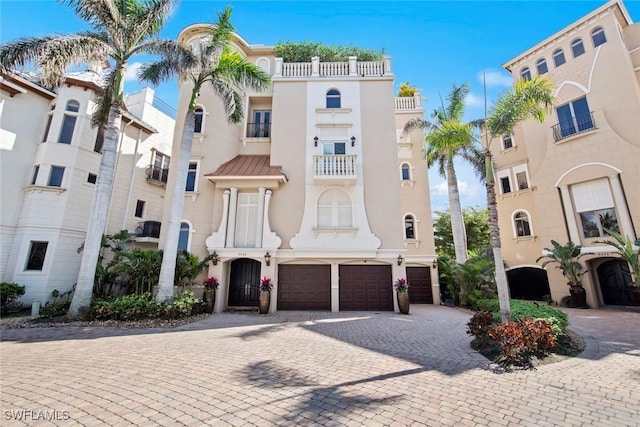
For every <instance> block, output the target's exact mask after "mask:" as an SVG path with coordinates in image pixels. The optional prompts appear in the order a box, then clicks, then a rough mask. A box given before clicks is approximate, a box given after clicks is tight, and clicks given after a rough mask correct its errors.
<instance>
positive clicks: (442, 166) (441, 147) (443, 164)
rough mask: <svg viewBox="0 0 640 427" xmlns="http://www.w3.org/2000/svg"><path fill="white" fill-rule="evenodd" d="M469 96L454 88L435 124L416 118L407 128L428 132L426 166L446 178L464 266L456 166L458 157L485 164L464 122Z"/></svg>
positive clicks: (455, 243)
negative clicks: (465, 100) (465, 101)
mask: <svg viewBox="0 0 640 427" xmlns="http://www.w3.org/2000/svg"><path fill="white" fill-rule="evenodd" d="M468 94H469V86H468V84H467V83H464V84H463V85H461V86H456V85H455V84H454V85H453V87H452V89H451V92H450V93H449V95H448V96H447V101H448V105H447V106H446V107H445V106H444V104H443V105H442V107H440V109H438V110H436V111H434V113H433V117H434V118H435V121H433V122H430V121H428V120H423V119H413V120H410V121H408V122H407V124H406V125H405V126H404V131H405V132H408V131H409V130H412V129H427V134H426V137H425V143H426V157H427V165H428V166H429V167H431V166H433V165H434V164H435V163H437V164H438V171H439V173H440V175H441V176H442V177H446V179H447V186H448V192H449V210H450V212H451V229H452V232H453V246H454V249H455V254H456V262H457V263H458V264H464V262H465V261H466V260H467V240H466V236H465V231H464V221H463V218H462V207H461V205H460V191H459V189H458V179H457V177H456V171H455V168H454V165H453V161H454V159H455V158H456V157H458V156H459V157H462V158H464V159H466V160H468V161H470V162H471V164H472V165H473V166H474V167H475V168H476V169H478V168H479V163H478V162H479V161H480V162H481V161H482V156H481V153H480V150H479V149H478V148H477V146H476V144H475V141H476V137H475V133H474V128H473V125H472V124H471V123H463V122H462V116H463V114H464V99H465V97H466V96H467V95H468Z"/></svg>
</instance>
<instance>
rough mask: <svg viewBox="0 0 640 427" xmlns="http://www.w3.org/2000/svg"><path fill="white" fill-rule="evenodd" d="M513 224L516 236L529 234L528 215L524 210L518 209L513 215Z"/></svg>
mask: <svg viewBox="0 0 640 427" xmlns="http://www.w3.org/2000/svg"><path fill="white" fill-rule="evenodd" d="M513 225H514V226H515V230H516V236H517V237H527V236H531V226H530V222H529V215H528V214H527V213H526V212H525V211H518V212H516V213H515V214H514V215H513Z"/></svg>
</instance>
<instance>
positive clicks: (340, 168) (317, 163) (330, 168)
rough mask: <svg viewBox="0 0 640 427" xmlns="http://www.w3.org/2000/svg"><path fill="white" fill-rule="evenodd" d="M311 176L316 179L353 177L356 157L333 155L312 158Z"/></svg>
mask: <svg viewBox="0 0 640 427" xmlns="http://www.w3.org/2000/svg"><path fill="white" fill-rule="evenodd" d="M313 163H314V164H313V166H314V167H313V175H314V176H315V177H316V178H318V177H355V175H356V156H355V155H345V154H335V155H327V156H313Z"/></svg>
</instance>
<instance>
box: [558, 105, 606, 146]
mask: <svg viewBox="0 0 640 427" xmlns="http://www.w3.org/2000/svg"><path fill="white" fill-rule="evenodd" d="M595 128H596V122H595V120H593V112H590V113H587V114H581V115H579V116H575V117H572V118H571V120H565V121H562V122H559V123H558V124H557V125H554V126H552V127H551V129H552V130H553V139H554V140H555V142H558V141H560V140H563V139H565V138H568V137H570V136H572V135H577V134H579V133H582V132H587V131H590V130H591V129H595Z"/></svg>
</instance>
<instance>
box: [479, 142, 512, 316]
mask: <svg viewBox="0 0 640 427" xmlns="http://www.w3.org/2000/svg"><path fill="white" fill-rule="evenodd" d="M485 162H486V165H487V166H486V167H487V179H486V186H487V208H488V210H489V235H490V237H491V249H492V250H493V259H494V262H495V265H496V286H497V288H498V300H499V302H500V315H501V317H502V321H503V322H509V321H510V320H511V307H510V306H509V284H508V282H507V273H506V272H505V270H504V258H502V245H501V243H500V227H499V225H498V203H497V201H496V185H495V181H494V176H493V163H492V160H491V153H490V152H488V153H485Z"/></svg>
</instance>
